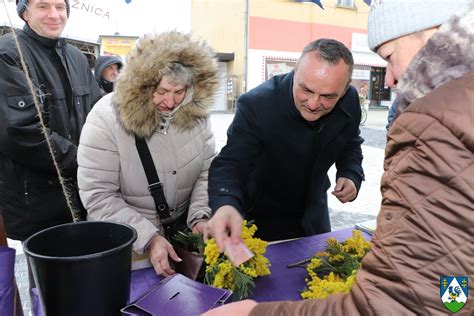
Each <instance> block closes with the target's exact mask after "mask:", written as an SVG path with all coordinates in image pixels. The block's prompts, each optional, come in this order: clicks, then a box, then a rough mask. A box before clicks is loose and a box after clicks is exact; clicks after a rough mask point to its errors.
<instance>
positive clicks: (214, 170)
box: [209, 72, 364, 240]
mask: <svg viewBox="0 0 474 316" xmlns="http://www.w3.org/2000/svg"><path fill="white" fill-rule="evenodd" d="M293 75H294V73H293V72H291V73H289V74H285V75H281V76H275V77H273V78H272V79H270V80H269V81H267V82H265V83H263V84H262V85H260V86H259V87H257V88H255V89H253V90H251V91H250V92H248V93H246V94H244V95H242V96H241V97H240V98H239V100H238V103H237V113H236V115H235V117H234V120H233V122H232V124H231V126H230V127H229V130H228V132H227V135H228V141H227V145H226V146H225V147H224V148H223V149H222V151H221V152H220V154H219V155H218V156H217V157H216V158H215V159H214V161H213V163H212V165H211V169H210V178H209V197H210V206H211V208H212V210H213V211H214V212H215V211H216V210H217V209H218V208H219V207H221V206H223V205H232V206H234V207H235V208H236V209H237V210H239V211H240V212H241V213H242V214H243V215H244V216H245V217H246V218H248V219H254V220H256V224H257V226H258V227H259V230H258V231H257V233H258V234H260V236H261V237H263V238H265V239H267V240H276V239H286V238H293V237H301V236H306V235H314V234H319V233H324V232H328V231H330V229H331V227H330V223H329V214H328V206H327V194H326V191H327V190H328V188H329V187H330V181H329V178H328V176H327V172H328V170H329V168H330V167H331V166H332V165H333V164H334V163H336V167H337V177H346V178H349V179H351V180H352V181H353V182H354V184H355V185H356V187H357V190H359V188H360V185H361V181H362V180H363V177H364V175H363V171H362V166H361V164H362V150H361V143H362V142H363V139H362V138H361V137H360V136H359V133H360V131H359V122H360V116H361V112H360V105H359V98H358V95H357V91H356V90H355V89H354V88H353V87H350V88H349V89H348V91H347V93H346V94H345V95H344V96H343V97H342V98H341V99H340V100H339V101H338V103H337V104H336V106H335V107H334V109H333V110H332V111H331V112H330V113H329V114H328V115H326V116H324V117H323V118H321V119H319V120H318V121H316V122H313V123H310V122H307V121H306V120H305V119H304V118H303V117H301V115H300V113H299V112H298V110H297V108H296V107H295V104H294V101H293V94H292V86H293Z"/></svg>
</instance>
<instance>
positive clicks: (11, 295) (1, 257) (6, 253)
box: [0, 246, 15, 315]
mask: <svg viewBox="0 0 474 316" xmlns="http://www.w3.org/2000/svg"><path fill="white" fill-rule="evenodd" d="M0 262H1V264H0V315H13V311H14V307H15V249H13V248H8V247H6V246H0Z"/></svg>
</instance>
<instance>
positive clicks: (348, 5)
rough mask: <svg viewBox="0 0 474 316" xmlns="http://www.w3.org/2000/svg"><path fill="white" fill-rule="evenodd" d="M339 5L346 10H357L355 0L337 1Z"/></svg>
mask: <svg viewBox="0 0 474 316" xmlns="http://www.w3.org/2000/svg"><path fill="white" fill-rule="evenodd" d="M337 5H338V6H341V7H346V8H355V4H354V0H337Z"/></svg>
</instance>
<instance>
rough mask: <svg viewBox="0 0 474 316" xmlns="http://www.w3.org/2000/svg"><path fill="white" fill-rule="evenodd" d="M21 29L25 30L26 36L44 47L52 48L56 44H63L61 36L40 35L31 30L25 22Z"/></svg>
mask: <svg viewBox="0 0 474 316" xmlns="http://www.w3.org/2000/svg"><path fill="white" fill-rule="evenodd" d="M23 31H24V32H25V34H26V35H28V37H30V38H33V39H34V40H36V41H38V42H40V43H41V44H42V45H43V46H45V47H48V48H53V47H55V46H56V45H58V44H59V46H62V45H64V43H63V42H64V40H63V39H61V38H55V39H52V38H48V37H43V36H40V35H38V34H37V33H36V32H35V31H33V29H32V28H31V27H30V26H29V25H28V24H25V26H24V27H23Z"/></svg>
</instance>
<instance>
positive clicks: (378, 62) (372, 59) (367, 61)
mask: <svg viewBox="0 0 474 316" xmlns="http://www.w3.org/2000/svg"><path fill="white" fill-rule="evenodd" d="M352 56H353V57H354V64H355V65H359V66H371V67H387V62H386V61H385V60H383V59H382V58H381V57H380V56H379V55H377V54H375V53H372V52H354V51H353V52H352Z"/></svg>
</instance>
